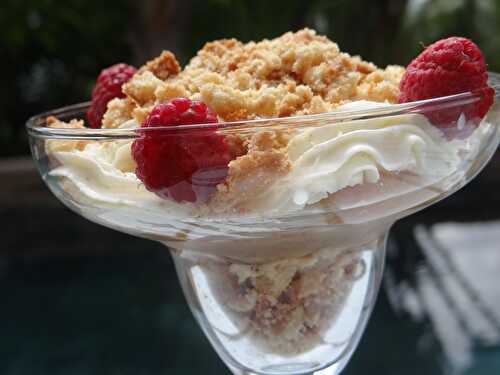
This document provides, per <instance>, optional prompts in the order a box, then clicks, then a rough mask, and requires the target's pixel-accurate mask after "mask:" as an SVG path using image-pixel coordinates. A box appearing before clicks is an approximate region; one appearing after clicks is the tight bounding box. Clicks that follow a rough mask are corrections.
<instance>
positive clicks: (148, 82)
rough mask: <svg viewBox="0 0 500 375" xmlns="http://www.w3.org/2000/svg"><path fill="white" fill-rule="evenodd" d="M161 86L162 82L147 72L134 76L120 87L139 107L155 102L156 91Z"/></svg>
mask: <svg viewBox="0 0 500 375" xmlns="http://www.w3.org/2000/svg"><path fill="white" fill-rule="evenodd" d="M161 85H163V81H162V80H161V79H159V78H157V77H156V76H155V75H154V74H153V73H151V72H150V71H149V70H144V71H143V72H141V73H137V74H135V75H134V76H133V77H132V79H131V80H130V81H128V82H127V83H125V84H124V85H123V86H122V91H123V93H124V94H125V95H127V96H128V97H129V98H130V99H131V100H133V101H134V102H135V103H137V104H138V105H139V106H144V105H147V104H151V103H153V102H154V101H155V99H156V97H155V91H156V89H157V88H158V87H159V86H161Z"/></svg>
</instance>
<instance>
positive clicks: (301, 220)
mask: <svg viewBox="0 0 500 375" xmlns="http://www.w3.org/2000/svg"><path fill="white" fill-rule="evenodd" d="M489 78H490V82H488V79H489ZM492 79H495V77H493V76H491V77H488V74H487V70H486V64H485V62H484V58H483V56H482V53H481V51H480V50H479V48H478V47H477V46H476V45H475V44H474V43H473V42H471V41H470V40H468V39H465V38H458V37H452V38H448V39H444V40H441V41H438V42H436V43H435V44H433V45H431V46H429V47H427V48H426V49H425V50H424V51H423V52H422V54H421V55H419V56H418V57H417V58H416V59H415V60H414V61H413V62H411V63H410V65H408V67H406V68H405V67H401V66H396V65H392V66H387V67H385V68H379V67H377V66H375V65H374V64H372V63H370V62H366V61H363V60H362V59H361V58H360V57H357V56H351V55H349V54H347V53H345V52H341V51H340V49H339V47H338V46H337V44H335V43H334V42H332V41H330V40H329V39H328V38H326V37H324V36H319V35H317V34H316V33H315V32H314V31H312V30H309V29H304V30H301V31H298V32H296V33H292V32H289V33H286V34H284V35H282V36H280V37H278V38H276V39H272V40H263V41H260V42H257V43H256V42H250V43H246V44H245V43H242V42H239V41H237V40H234V39H225V40H219V41H215V42H210V43H207V44H206V45H205V46H204V47H203V48H202V49H201V50H200V51H199V52H198V53H197V55H196V56H195V57H194V58H193V59H192V60H191V61H190V62H189V64H188V65H186V66H185V67H184V68H183V69H181V67H180V65H179V63H178V62H177V60H176V58H175V56H174V55H173V54H172V53H171V52H168V51H165V52H163V53H162V54H161V55H160V56H159V57H157V58H155V59H153V60H151V61H149V62H147V63H146V64H145V65H143V66H142V67H140V68H139V69H136V68H134V67H132V66H129V65H126V64H117V65H114V66H112V67H110V68H107V69H105V70H103V71H102V72H101V74H100V75H99V77H98V80H97V83H96V86H95V88H94V90H93V93H92V102H91V103H90V105H82V106H80V107H77V108H73V109H72V110H69V111H60V112H57V111H56V112H54V113H52V114H50V115H42V116H41V117H38V118H37V120H36V121H38V122H40V121H46V126H45V127H43V126H39V125H40V124H38V123H37V124H32V125H31V127H30V129H29V130H30V132H31V135H32V136H33V139H32V149H33V154H34V156H35V158H38V159H43V167H41V169H42V175H43V176H44V178H45V179H46V181H47V182H48V184H49V186H50V187H51V189H52V190H53V191H54V193H55V194H56V195H58V196H59V197H60V198H61V200H63V201H64V202H65V203H67V204H68V205H69V206H70V207H71V208H73V209H75V210H77V211H78V212H80V213H81V214H82V215H84V216H86V217H88V218H90V219H91V220H94V221H96V222H99V223H102V224H104V225H107V226H109V227H112V228H116V229H119V230H122V231H125V232H128V233H131V234H134V235H139V236H144V237H147V238H152V239H155V240H159V241H162V242H163V243H165V244H167V245H168V246H169V247H170V248H171V250H172V253H173V255H174V259H175V261H176V265H177V269H178V272H179V276H180V279H181V283H182V285H183V287H184V290H185V292H186V297H187V298H188V301H189V302H190V306H191V307H192V309H193V312H194V314H195V316H196V317H197V319H198V320H199V322H200V323H201V325H202V327H203V328H204V330H205V332H206V333H207V335H208V336H209V338H210V340H211V341H212V343H213V344H214V345H215V347H216V349H217V350H218V352H219V354H220V355H221V357H222V358H223V359H224V360H225V361H226V363H228V365H229V366H230V367H231V368H233V369H239V370H238V371H250V370H251V371H254V372H258V373H290V374H292V373H293V374H294V373H304V372H311V371H315V370H317V369H321V368H324V367H326V366H329V365H331V364H332V363H336V362H337V361H339V360H340V359H342V358H348V356H349V353H351V352H352V349H353V347H354V346H355V344H356V341H357V339H358V338H359V334H360V332H361V331H362V328H363V326H364V324H365V323H366V319H367V316H368V315H369V310H370V308H371V306H372V303H373V299H374V296H375V294H376V290H377V288H378V282H379V279H380V275H381V272H382V265H383V248H384V240H385V235H386V233H387V229H388V228H389V226H390V225H391V224H392V223H393V222H394V221H395V220H396V219H397V218H399V217H402V216H404V215H407V214H408V213H410V212H412V211H415V210H417V209H419V208H421V207H424V206H425V205H429V204H430V203H432V202H433V201H436V200H438V199H441V198H442V197H444V196H446V195H448V194H450V193H451V192H453V191H454V190H456V189H457V188H459V187H460V186H463V185H464V184H465V183H466V182H467V181H468V180H469V179H470V178H471V176H473V175H474V174H475V173H477V172H478V171H479V169H480V168H481V167H482V166H483V165H484V163H485V162H486V161H487V159H488V158H489V157H490V156H491V153H492V150H494V148H495V147H496V145H497V143H498V139H497V138H498V137H496V138H495V135H497V127H496V122H495V121H498V115H497V113H496V111H495V108H494V107H496V105H495V106H493V104H494V100H495V95H496V92H495V90H494V88H492V87H491V85H492V83H491V80H492ZM84 111H86V115H84V113H83V112H84ZM74 114H77V115H81V116H82V115H84V116H82V118H73V115H74ZM32 121H34V120H32ZM495 142H496V143H495ZM478 159H479V160H480V161H479V162H477V160H478ZM294 366H295V367H294ZM235 371H236V370H235Z"/></svg>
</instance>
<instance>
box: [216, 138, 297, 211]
mask: <svg viewBox="0 0 500 375" xmlns="http://www.w3.org/2000/svg"><path fill="white" fill-rule="evenodd" d="M287 142H288V137H287V134H285V133H284V132H276V131H262V132H258V133H256V134H254V135H253V136H252V137H251V138H250V139H249V140H248V141H247V142H246V143H247V149H248V152H247V153H246V154H245V155H242V156H240V157H238V158H237V159H235V160H233V161H231V162H230V163H229V171H228V177H227V179H226V181H225V182H224V183H222V184H220V185H218V186H217V192H216V194H215V195H214V197H213V198H212V200H211V201H210V202H209V207H210V210H212V211H213V212H214V213H218V212H231V211H232V212H234V213H237V212H244V211H246V210H247V209H249V207H246V206H245V205H246V204H248V203H249V202H251V200H252V198H254V197H256V196H258V195H259V194H261V193H262V192H263V191H265V190H266V189H267V188H268V187H269V186H270V185H272V184H273V183H275V182H276V181H277V179H278V178H279V177H280V176H284V175H286V174H287V173H288V172H289V171H290V168H291V164H290V161H289V160H288V156H287V155H286V152H285V151H284V150H283V148H284V147H285V145H286V144H287Z"/></svg>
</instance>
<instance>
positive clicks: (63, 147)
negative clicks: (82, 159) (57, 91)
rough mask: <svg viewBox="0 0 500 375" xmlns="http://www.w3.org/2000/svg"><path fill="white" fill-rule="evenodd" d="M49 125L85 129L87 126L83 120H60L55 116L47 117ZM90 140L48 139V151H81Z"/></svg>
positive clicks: (46, 144) (50, 126) (46, 145)
mask: <svg viewBox="0 0 500 375" xmlns="http://www.w3.org/2000/svg"><path fill="white" fill-rule="evenodd" d="M46 121H47V127H49V128H61V129H83V128H85V126H84V123H83V120H75V119H74V120H71V121H70V122H64V121H60V120H59V119H57V118H56V117H54V116H49V117H47V119H46ZM88 143H89V141H66V140H62V139H61V140H53V139H51V140H48V141H47V142H46V143H45V147H46V150H47V152H61V151H81V150H83V149H84V148H85V146H87V144H88Z"/></svg>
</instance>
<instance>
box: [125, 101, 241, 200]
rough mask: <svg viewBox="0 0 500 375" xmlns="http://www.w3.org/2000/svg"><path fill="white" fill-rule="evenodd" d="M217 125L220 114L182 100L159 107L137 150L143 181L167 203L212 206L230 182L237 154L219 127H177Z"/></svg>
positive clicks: (134, 148) (144, 125)
mask: <svg viewBox="0 0 500 375" xmlns="http://www.w3.org/2000/svg"><path fill="white" fill-rule="evenodd" d="M217 122H218V120H217V115H216V114H215V112H213V111H212V110H211V109H210V108H209V107H207V106H206V105H205V104H204V103H202V102H199V101H191V100H190V99H187V98H176V99H173V100H171V101H169V102H166V103H161V104H158V105H156V106H155V107H154V109H153V110H152V111H151V113H150V114H149V115H148V116H147V117H146V119H145V120H144V122H143V123H142V124H141V128H142V129H144V131H141V132H140V137H139V138H138V139H136V140H135V141H134V143H133V144H132V156H133V158H134V160H135V161H136V163H137V169H136V175H137V177H138V178H139V179H140V180H141V181H142V182H143V183H144V185H145V187H146V188H147V189H148V190H149V191H152V192H154V193H156V194H157V195H158V196H160V197H162V198H165V199H171V200H174V201H176V202H196V203H198V204H199V203H204V202H206V201H207V200H208V199H209V198H210V196H211V195H212V193H213V192H214V191H215V188H216V186H217V185H218V184H219V183H221V182H222V181H224V179H225V178H226V176H227V170H228V164H229V162H230V161H231V153H230V151H229V149H228V146H227V144H226V142H225V139H224V136H223V135H221V134H218V133H217V132H216V127H215V126H214V127H211V126H203V127H196V128H191V129H189V128H186V129H175V127H178V126H180V125H193V124H215V123H217ZM146 128H147V129H146ZM152 128H159V129H158V130H155V129H152ZM169 128H170V129H169Z"/></svg>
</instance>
